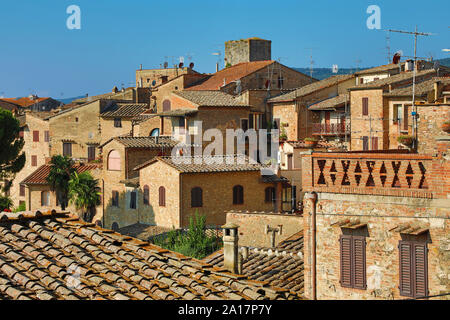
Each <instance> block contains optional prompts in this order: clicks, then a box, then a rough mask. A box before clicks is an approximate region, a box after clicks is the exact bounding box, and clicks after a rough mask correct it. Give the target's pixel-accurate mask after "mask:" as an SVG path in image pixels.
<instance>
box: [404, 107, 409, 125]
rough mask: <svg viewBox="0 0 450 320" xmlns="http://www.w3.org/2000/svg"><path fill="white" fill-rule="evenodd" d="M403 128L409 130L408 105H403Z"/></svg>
mask: <svg viewBox="0 0 450 320" xmlns="http://www.w3.org/2000/svg"><path fill="white" fill-rule="evenodd" d="M403 130H404V131H408V106H403Z"/></svg>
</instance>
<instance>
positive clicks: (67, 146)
mask: <svg viewBox="0 0 450 320" xmlns="http://www.w3.org/2000/svg"><path fill="white" fill-rule="evenodd" d="M63 156H67V157H71V156H72V144H71V143H70V142H64V143H63Z"/></svg>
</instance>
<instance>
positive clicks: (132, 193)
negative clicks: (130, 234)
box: [130, 191, 137, 209]
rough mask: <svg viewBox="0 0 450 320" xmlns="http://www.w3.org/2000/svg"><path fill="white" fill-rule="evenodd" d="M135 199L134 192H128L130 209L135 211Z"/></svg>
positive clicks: (135, 194)
mask: <svg viewBox="0 0 450 320" xmlns="http://www.w3.org/2000/svg"><path fill="white" fill-rule="evenodd" d="M136 199H137V193H136V191H132V192H130V209H136V202H137V201H136Z"/></svg>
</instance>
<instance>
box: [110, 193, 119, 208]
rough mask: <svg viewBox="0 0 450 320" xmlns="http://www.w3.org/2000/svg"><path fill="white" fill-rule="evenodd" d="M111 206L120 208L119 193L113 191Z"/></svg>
mask: <svg viewBox="0 0 450 320" xmlns="http://www.w3.org/2000/svg"><path fill="white" fill-rule="evenodd" d="M111 205H112V206H113V207H118V206H119V192H118V191H113V192H112V197H111Z"/></svg>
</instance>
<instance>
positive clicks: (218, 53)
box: [212, 50, 222, 72]
mask: <svg viewBox="0 0 450 320" xmlns="http://www.w3.org/2000/svg"><path fill="white" fill-rule="evenodd" d="M212 55H213V56H217V62H216V72H219V64H220V57H221V56H222V52H221V51H220V50H219V51H217V52H213V53H212Z"/></svg>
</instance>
